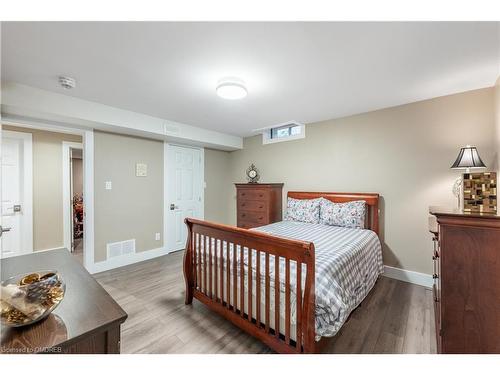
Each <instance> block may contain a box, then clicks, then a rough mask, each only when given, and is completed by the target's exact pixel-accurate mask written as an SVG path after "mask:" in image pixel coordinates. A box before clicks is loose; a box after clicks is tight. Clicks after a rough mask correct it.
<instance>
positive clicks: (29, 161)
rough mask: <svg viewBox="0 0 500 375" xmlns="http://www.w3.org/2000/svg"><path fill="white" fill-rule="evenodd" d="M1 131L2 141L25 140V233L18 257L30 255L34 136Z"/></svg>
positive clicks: (31, 241)
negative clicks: (10, 139) (11, 139)
mask: <svg viewBox="0 0 500 375" xmlns="http://www.w3.org/2000/svg"><path fill="white" fill-rule="evenodd" d="M0 130H1V133H2V138H0V140H1V139H3V137H4V136H6V135H7V136H10V137H11V138H18V139H22V140H23V184H22V188H23V202H22V212H23V217H22V226H23V233H22V236H21V252H20V254H17V255H23V254H29V253H32V252H33V135H32V134H31V133H24V132H18V131H13V130H3V128H0ZM0 156H1V155H0ZM0 257H1V254H0Z"/></svg>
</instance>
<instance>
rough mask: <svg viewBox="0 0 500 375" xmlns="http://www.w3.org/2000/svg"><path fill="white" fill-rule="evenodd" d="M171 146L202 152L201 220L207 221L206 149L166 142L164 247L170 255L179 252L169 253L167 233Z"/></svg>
mask: <svg viewBox="0 0 500 375" xmlns="http://www.w3.org/2000/svg"><path fill="white" fill-rule="evenodd" d="M170 146H177V147H185V148H193V149H196V150H200V157H201V162H200V163H201V165H200V180H201V181H200V184H201V186H200V191H201V209H200V218H201V220H204V219H205V149H204V148H200V147H193V146H189V145H183V144H178V143H169V142H164V144H163V246H164V248H165V249H166V250H167V254H168V253H172V252H175V251H178V250H175V249H174V250H170V251H168V241H167V237H168V233H167V218H168V215H169V212H168V211H169V210H170V209H169V207H168V178H167V176H168V168H167V163H168V150H169V147H170Z"/></svg>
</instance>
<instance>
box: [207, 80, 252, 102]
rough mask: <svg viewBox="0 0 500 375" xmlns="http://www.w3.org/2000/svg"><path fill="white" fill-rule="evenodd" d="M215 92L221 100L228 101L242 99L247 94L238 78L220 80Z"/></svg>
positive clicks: (243, 84) (243, 83)
mask: <svg viewBox="0 0 500 375" xmlns="http://www.w3.org/2000/svg"><path fill="white" fill-rule="evenodd" d="M215 91H216V92H217V95H219V96H220V97H221V98H223V99H229V100H237V99H243V98H244V97H245V96H247V94H248V91H247V89H246V87H245V82H243V81H242V80H241V79H238V78H223V79H221V80H220V81H219V82H218V83H217V87H216V88H215Z"/></svg>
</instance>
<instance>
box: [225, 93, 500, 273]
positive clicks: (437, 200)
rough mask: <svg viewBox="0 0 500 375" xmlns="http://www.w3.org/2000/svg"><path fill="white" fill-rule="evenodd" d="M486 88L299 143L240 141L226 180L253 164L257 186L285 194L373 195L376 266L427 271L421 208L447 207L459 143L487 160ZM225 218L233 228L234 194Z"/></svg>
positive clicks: (336, 125) (326, 130)
mask: <svg viewBox="0 0 500 375" xmlns="http://www.w3.org/2000/svg"><path fill="white" fill-rule="evenodd" d="M493 99H494V90H493V89H492V88H488V89H482V90H476V91H470V92H466V93H462V94H457V95H451V96H446V97H441V98H436V99H432V100H426V101H422V102H418V103H413V104H408V105H402V106H398V107H394V108H388V109H383V110H379V111H374V112H370V113H365V114H360V115H356V116H351V117H347V118H342V119H337V120H330V121H324V122H320V123H316V124H311V125H308V126H307V127H306V138H305V139H302V140H297V141H290V142H282V143H276V144H270V145H265V146H264V145H262V140H261V136H255V137H250V138H246V139H245V140H244V149H243V150H241V151H234V152H232V153H231V176H230V181H231V182H244V181H245V170H246V168H247V167H248V166H249V165H250V164H251V163H255V165H256V166H257V168H259V171H260V173H261V176H262V179H261V181H262V182H284V183H285V187H284V188H285V192H286V191H287V190H309V191H346V192H356V191H357V192H378V193H380V194H381V195H382V201H381V209H382V214H381V219H382V236H383V244H384V262H385V263H386V264H387V265H391V266H396V267H401V268H404V269H408V270H413V271H418V272H425V273H431V272H432V267H431V261H430V257H431V238H430V235H429V233H428V231H427V228H428V227H427V220H428V207H429V205H438V204H439V205H454V204H456V201H455V198H454V196H453V195H452V192H451V187H452V184H453V182H454V180H455V179H456V178H457V177H458V176H459V172H457V171H453V170H450V165H451V164H452V163H453V161H454V160H455V158H456V156H457V154H458V151H459V149H460V147H461V146H463V145H465V144H468V143H469V144H474V145H476V146H477V147H478V150H479V152H480V155H481V157H482V158H483V160H484V162H485V163H486V164H487V165H488V166H489V167H491V165H492V163H493V159H494V154H495V153H494V141H493V139H494V114H493V112H494V109H493V108H494V102H493ZM227 209H228V212H227V217H228V218H229V220H230V223H231V224H234V223H235V215H236V208H235V192H234V190H232V194H231V195H230V199H229V204H228V206H227Z"/></svg>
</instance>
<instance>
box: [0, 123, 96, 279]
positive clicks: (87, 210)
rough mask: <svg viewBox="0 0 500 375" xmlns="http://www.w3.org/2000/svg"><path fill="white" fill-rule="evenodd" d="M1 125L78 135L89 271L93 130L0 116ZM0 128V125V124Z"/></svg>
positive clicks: (91, 256)
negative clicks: (80, 146) (81, 148)
mask: <svg viewBox="0 0 500 375" xmlns="http://www.w3.org/2000/svg"><path fill="white" fill-rule="evenodd" d="M1 124H3V125H11V126H17V127H20V128H26V129H36V130H44V131H49V132H56V133H65V134H76V135H80V136H81V137H82V140H83V196H84V201H83V212H84V214H83V227H84V228H85V229H84V231H83V265H84V267H85V268H86V269H87V271H89V272H90V273H95V272H96V270H97V268H96V266H95V263H94V130H93V129H81V128H74V127H71V126H70V125H68V126H62V125H56V124H52V123H48V122H44V121H36V120H33V119H17V118H11V117H9V116H7V117H4V118H2V123H1ZM0 129H1V126H0Z"/></svg>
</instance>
